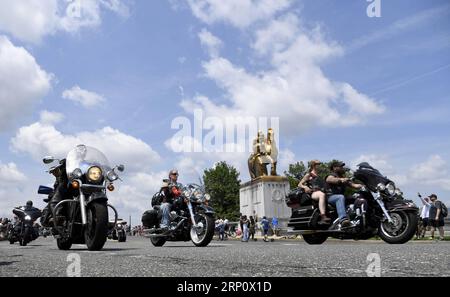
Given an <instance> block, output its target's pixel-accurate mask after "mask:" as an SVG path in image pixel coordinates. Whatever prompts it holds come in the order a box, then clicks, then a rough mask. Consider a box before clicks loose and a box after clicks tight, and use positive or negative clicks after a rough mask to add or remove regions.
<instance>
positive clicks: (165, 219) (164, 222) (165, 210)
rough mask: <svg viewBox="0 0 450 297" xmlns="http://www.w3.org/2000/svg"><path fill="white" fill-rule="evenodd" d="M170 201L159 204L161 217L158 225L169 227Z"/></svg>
mask: <svg viewBox="0 0 450 297" xmlns="http://www.w3.org/2000/svg"><path fill="white" fill-rule="evenodd" d="M170 208H171V205H170V203H167V202H164V203H162V204H161V211H162V218H161V224H160V227H161V228H164V227H167V228H168V227H169V223H170Z"/></svg>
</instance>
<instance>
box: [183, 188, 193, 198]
mask: <svg viewBox="0 0 450 297" xmlns="http://www.w3.org/2000/svg"><path fill="white" fill-rule="evenodd" d="M183 196H184V197H186V198H191V190H189V189H185V190H184V191H183Z"/></svg>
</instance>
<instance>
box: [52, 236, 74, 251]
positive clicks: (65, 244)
mask: <svg viewBox="0 0 450 297" xmlns="http://www.w3.org/2000/svg"><path fill="white" fill-rule="evenodd" d="M56 245H57V246H58V249H60V250H62V251H67V250H70V248H71V247H72V240H70V239H69V238H58V239H56Z"/></svg>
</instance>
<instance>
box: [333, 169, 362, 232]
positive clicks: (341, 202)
mask: <svg viewBox="0 0 450 297" xmlns="http://www.w3.org/2000/svg"><path fill="white" fill-rule="evenodd" d="M344 166H345V163H343V162H340V161H333V162H331V164H330V170H331V172H332V173H331V174H330V175H328V176H327V177H326V179H325V181H326V183H327V196H328V203H330V204H332V205H335V206H336V211H337V213H338V218H339V220H338V221H337V224H334V225H333V226H332V227H331V228H335V227H336V226H338V224H339V223H340V225H341V226H342V227H348V226H349V225H350V220H349V219H348V217H347V212H346V208H345V196H344V195H345V190H346V189H347V187H351V188H353V189H361V188H362V187H363V185H360V184H355V183H353V182H351V180H350V179H349V178H346V177H345V171H346V170H345V168H344Z"/></svg>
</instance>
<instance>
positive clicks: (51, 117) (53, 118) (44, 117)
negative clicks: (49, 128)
mask: <svg viewBox="0 0 450 297" xmlns="http://www.w3.org/2000/svg"><path fill="white" fill-rule="evenodd" d="M63 119H64V115H63V114H62V113H59V112H52V111H48V110H43V111H41V122H42V123H44V124H50V125H51V124H57V123H59V122H61V121H62V120H63Z"/></svg>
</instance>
